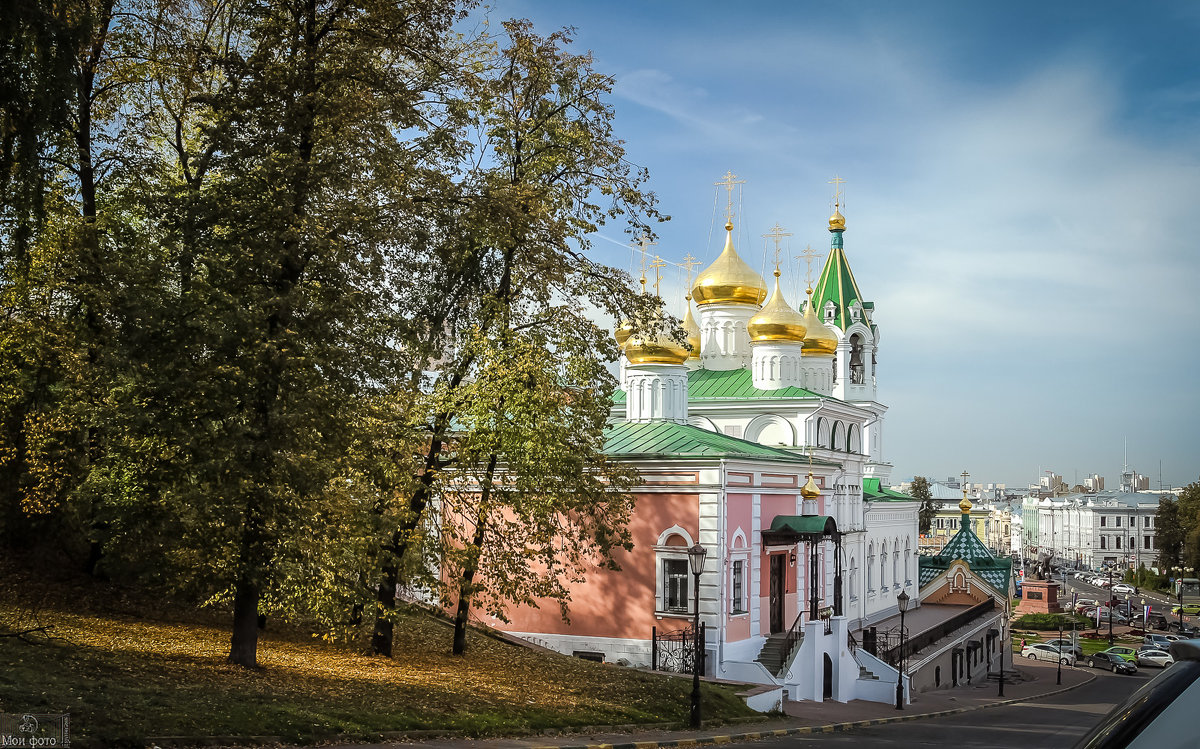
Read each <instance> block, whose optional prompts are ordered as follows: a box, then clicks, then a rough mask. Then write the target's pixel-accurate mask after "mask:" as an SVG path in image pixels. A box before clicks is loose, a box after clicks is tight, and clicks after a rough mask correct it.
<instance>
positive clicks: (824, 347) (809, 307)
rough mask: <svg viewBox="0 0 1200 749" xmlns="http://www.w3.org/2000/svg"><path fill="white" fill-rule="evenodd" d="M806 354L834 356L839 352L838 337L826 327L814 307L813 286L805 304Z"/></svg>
mask: <svg viewBox="0 0 1200 749" xmlns="http://www.w3.org/2000/svg"><path fill="white" fill-rule="evenodd" d="M804 326H805V332H804V348H803V349H801V352H800V353H801V354H803V355H804V356H833V355H834V354H836V353H837V346H838V337H837V335H836V334H835V333H834V332H833V331H832V330H830V329H829V328H827V327H825V323H823V322H821V318H820V317H818V316H817V311H816V310H815V309H813V299H812V288H809V289H808V304H806V305H804Z"/></svg>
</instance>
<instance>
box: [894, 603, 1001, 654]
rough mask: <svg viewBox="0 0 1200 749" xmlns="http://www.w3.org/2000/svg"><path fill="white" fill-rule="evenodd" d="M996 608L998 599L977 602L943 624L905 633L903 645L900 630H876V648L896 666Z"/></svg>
mask: <svg viewBox="0 0 1200 749" xmlns="http://www.w3.org/2000/svg"><path fill="white" fill-rule="evenodd" d="M995 608H996V600H995V599H994V598H989V599H987V600H986V601H984V602H983V603H979V604H976V605H974V606H972V607H971V608H969V609H967V610H966V611H964V612H962V613H961V614H955V615H954V616H952V617H950V618H949V619H947V620H946V621H944V622H942V623H941V624H938V625H935V626H933V627H930V628H929V629H926V630H924V631H922V632H918V633H917V634H915V635H912V636H911V637H909V636H907V635H905V637H904V638H903V645H901V639H902V638H901V637H900V632H899V631H898V628H897V629H890V630H888V631H886V632H876V633H875V638H876V644H875V647H876V650H877V652H878V654H879V657H880V658H881V659H883V661H884V662H885V663H887V664H888V665H891V666H895V665H896V664H897V663H899V662H900V660H901V658H910V657H912V655H913V654H914V653H918V652H920V651H921V650H924V649H925V648H927V647H929V646H930V645H932V644H933V643H935V642H937V641H938V640H941V639H942V638H943V637H945V636H947V635H949V634H950V633H951V632H953V631H955V630H956V629H960V628H961V627H963V626H965V625H967V624H969V623H971V622H973V621H975V620H976V619H978V618H979V617H981V616H984V615H986V614H988V613H990V612H991V611H994V610H995Z"/></svg>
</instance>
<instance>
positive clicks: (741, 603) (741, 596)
mask: <svg viewBox="0 0 1200 749" xmlns="http://www.w3.org/2000/svg"><path fill="white" fill-rule="evenodd" d="M744 567H745V563H744V562H742V561H741V560H740V559H739V560H737V561H735V562H734V563H733V613H735V614H744V613H746V604H745V591H744V584H743V582H742V581H743V580H744V579H745V571H744Z"/></svg>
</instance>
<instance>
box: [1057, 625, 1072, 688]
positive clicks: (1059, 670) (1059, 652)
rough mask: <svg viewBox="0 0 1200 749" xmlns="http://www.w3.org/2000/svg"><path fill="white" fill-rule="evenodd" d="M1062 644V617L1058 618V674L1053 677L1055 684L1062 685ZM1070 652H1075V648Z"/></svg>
mask: <svg viewBox="0 0 1200 749" xmlns="http://www.w3.org/2000/svg"><path fill="white" fill-rule="evenodd" d="M1062 643H1063V620H1062V616H1061V615H1060V616H1059V617H1058V674H1057V675H1056V676H1055V677H1054V679H1055V683H1056V684H1059V685H1060V686H1061V685H1062V662H1063V657H1062ZM1071 652H1072V653H1074V652H1075V648H1074V647H1072V648H1071Z"/></svg>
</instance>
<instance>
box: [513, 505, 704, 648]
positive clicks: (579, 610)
mask: <svg viewBox="0 0 1200 749" xmlns="http://www.w3.org/2000/svg"><path fill="white" fill-rule="evenodd" d="M698 507H699V499H698V497H697V495H696V494H694V493H677V494H676V493H672V494H640V495H639V496H638V499H637V506H636V509H635V511H634V514H633V518H632V519H631V521H630V523H629V531H630V534H631V536H632V537H633V551H631V552H624V551H619V552H617V554H616V555H615V556H614V558H615V559H616V561H617V563H618V564H620V565H621V571H620V572H611V571H608V570H601V569H593V570H591V571H590V572H589V573H588V574H587V580H586V582H585V583H583V584H582V585H576V586H575V588H574V589H573V590H572V591H571V603H570V611H569V616H570V618H571V622H570V624H568V623H566V622H564V621H563V620H562V619H561V618H560V616H559V610H558V604H557V603H556V602H554V601H549V602H546V603H544V604H542V605H541V607H540V608H532V607H521V608H514V609H512V610H511V611H510V612H509V618H510V620H511V622H510V623H509V624H503V623H495V624H496V626H498V627H499V628H501V629H506V630H510V631H513V632H545V633H547V634H566V633H570V634H572V635H578V636H585V637H587V636H593V637H618V638H631V639H643V640H644V639H649V637H650V628H651V627H654V626H656V625H657V626H658V627H659V628H660V629H663V628H666V629H675V628H678V627H682V626H686V625H687V624H690V620H688V619H687V618H674V617H664V618H663V619H661V620H659V619H658V618H657V617H655V615H654V603H655V593H656V591H655V572H656V570H655V555H654V546H655V544H657V543H658V537H659V535H660V534H661V533H662V532H663V531H665V530H666V529H667V528H670V527H671V526H674V525H678V526H680V527H681V528H683V529H685V530H686V531H687V532H688V533H689V534H691V536H692V538H693V539H695V538H696V537H697V535H698V525H699V524H698V520H697V518H698ZM710 564H712V560H710ZM689 594H690V591H689Z"/></svg>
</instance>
